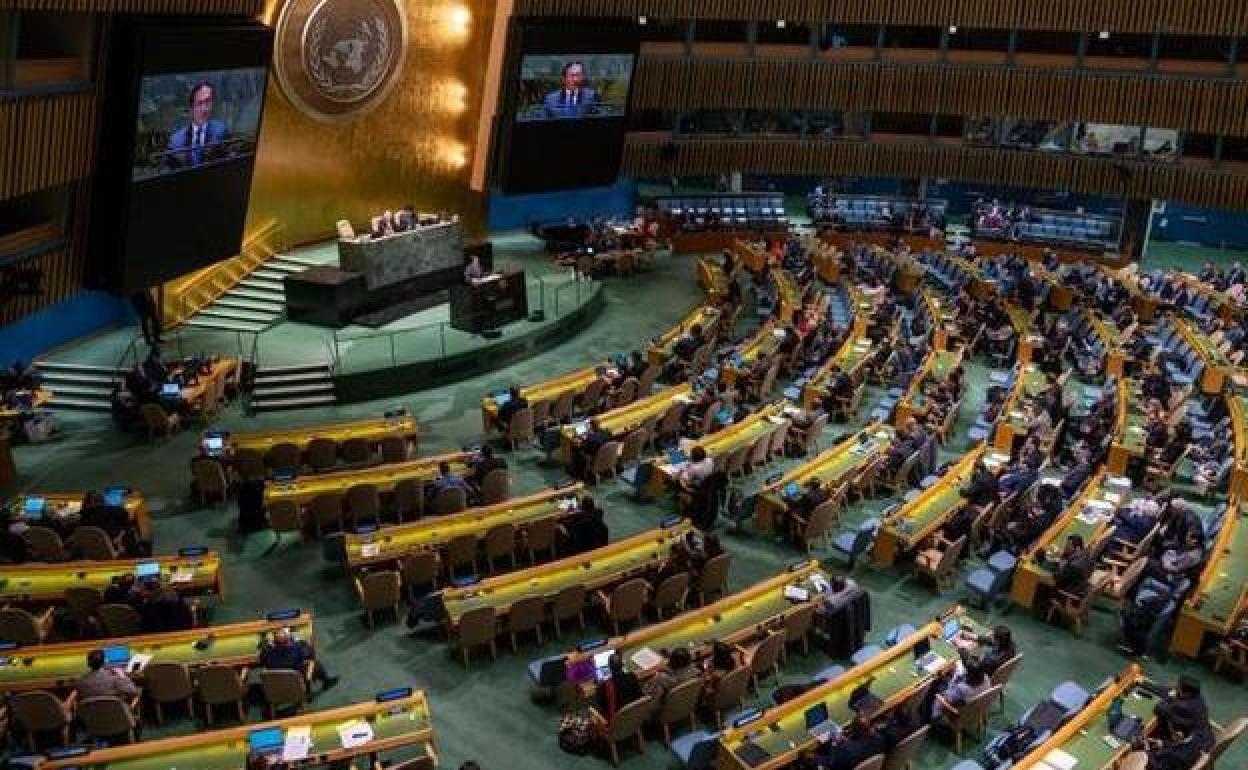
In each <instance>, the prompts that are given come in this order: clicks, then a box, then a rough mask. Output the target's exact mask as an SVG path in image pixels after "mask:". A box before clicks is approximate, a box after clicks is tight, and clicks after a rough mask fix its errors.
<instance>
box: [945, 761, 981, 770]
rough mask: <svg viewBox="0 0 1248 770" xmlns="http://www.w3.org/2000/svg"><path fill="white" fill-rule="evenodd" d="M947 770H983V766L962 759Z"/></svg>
mask: <svg viewBox="0 0 1248 770" xmlns="http://www.w3.org/2000/svg"><path fill="white" fill-rule="evenodd" d="M949 770H984V766H983V765H981V764H979V763H978V762H976V761H975V760H973V759H964V760H962V761H961V762H959V763H958V764H956V765H954V766H953V767H951V768H949Z"/></svg>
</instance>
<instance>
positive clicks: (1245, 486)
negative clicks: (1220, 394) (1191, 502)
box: [1225, 393, 1248, 498]
mask: <svg viewBox="0 0 1248 770" xmlns="http://www.w3.org/2000/svg"><path fill="white" fill-rule="evenodd" d="M1225 398H1226V411H1227V414H1229V415H1230V417H1231V435H1232V438H1233V439H1234V451H1235V464H1234V465H1233V466H1232V467H1231V483H1230V494H1232V495H1235V496H1236V497H1240V498H1242V497H1244V496H1245V495H1246V494H1248V393H1234V394H1231V393H1228V394H1227V395H1226V397H1225Z"/></svg>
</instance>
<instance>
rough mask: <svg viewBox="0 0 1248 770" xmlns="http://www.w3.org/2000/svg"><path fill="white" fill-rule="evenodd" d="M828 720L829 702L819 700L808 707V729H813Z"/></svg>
mask: <svg viewBox="0 0 1248 770" xmlns="http://www.w3.org/2000/svg"><path fill="white" fill-rule="evenodd" d="M826 721H828V702H827V701H819V702H818V703H816V704H815V705H813V706H811V707H810V708H808V709H806V729H807V730H813V729H815V728H816V727H818V726H819V725H821V724H823V723H824V722H826Z"/></svg>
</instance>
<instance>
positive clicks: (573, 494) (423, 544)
mask: <svg viewBox="0 0 1248 770" xmlns="http://www.w3.org/2000/svg"><path fill="white" fill-rule="evenodd" d="M584 489H585V485H583V484H580V483H577V484H572V485H569V486H567V487H562V488H559V489H547V490H543V491H541V492H538V493H536V494H532V495H527V496H525V497H516V498H512V499H511V500H506V501H504V502H501V503H497V504H495V505H486V506H482V507H480V508H469V509H468V510H466V511H463V512H460V513H452V514H448V515H446V516H429V517H426V518H423V519H421V520H420V521H414V522H412V523H410V524H399V525H397V526H393V527H382V528H381V529H378V530H376V531H375V532H367V533H360V532H349V533H347V535H346V538H345V542H344V548H345V549H346V554H347V564H348V566H350V567H351V569H360V568H362V567H368V566H372V565H378V564H393V563H394V562H397V561H399V560H400V559H402V558H403V557H404V556H406V555H407V554H409V553H413V552H415V551H426V550H436V549H440V548H444V547H445V546H446V544H447V543H449V542H450V541H451V540H452V539H454V538H456V537H458V536H460V535H475V536H476V537H477V539H478V540H480V539H481V538H484V537H485V535H486V533H487V532H489V531H490V530H491V529H493V528H494V527H497V526H499V525H500V524H511V525H513V526H515V527H516V529H523V528H524V527H526V526H527V525H529V524H532V523H533V522H535V521H538V520H540V519H546V518H551V517H555V518H564V517H567V516H570V515H572V514H573V513H575V512H576V509H575V508H573V507H569V504H568V503H565V502H564V501H567V500H576V499H578V498H579V496H580V493H581V492H582V491H584Z"/></svg>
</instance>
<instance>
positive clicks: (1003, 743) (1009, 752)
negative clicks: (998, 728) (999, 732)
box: [994, 725, 1036, 762]
mask: <svg viewBox="0 0 1248 770" xmlns="http://www.w3.org/2000/svg"><path fill="white" fill-rule="evenodd" d="M1035 740H1036V728H1034V727H1032V726H1031V725H1016V726H1014V727H1012V728H1010V730H1009V732H1007V733H1006V734H1005V735H1003V736H1001V740H1000V742H999V743H998V744H997V746H996V751H995V752H994V753H995V754H996V757H995V758H996V760H997V761H998V762H1005V761H1011V762H1012V761H1014V760H1016V759H1020V758H1021V757H1023V756H1025V755H1026V754H1027V750H1028V749H1030V748H1031V744H1032V742H1034V741H1035Z"/></svg>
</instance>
